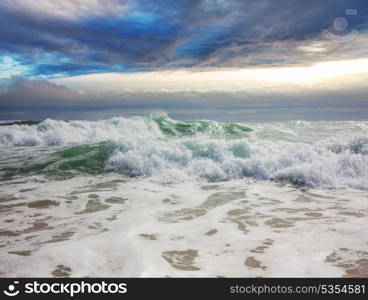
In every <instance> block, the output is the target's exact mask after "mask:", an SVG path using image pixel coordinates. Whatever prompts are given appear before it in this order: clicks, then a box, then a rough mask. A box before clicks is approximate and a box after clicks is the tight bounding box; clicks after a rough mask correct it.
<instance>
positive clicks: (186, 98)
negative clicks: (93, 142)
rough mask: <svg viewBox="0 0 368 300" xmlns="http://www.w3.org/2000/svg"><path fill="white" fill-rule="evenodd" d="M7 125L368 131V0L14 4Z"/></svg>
mask: <svg viewBox="0 0 368 300" xmlns="http://www.w3.org/2000/svg"><path fill="white" fill-rule="evenodd" d="M0 15H1V18H0V119H2V120H12V119H14V120H15V119H16V120H19V119H31V120H33V119H35V120H36V119H44V118H56V119H101V118H109V117H112V116H119V115H124V116H126V115H140V114H149V113H153V114H155V113H167V114H169V116H171V117H173V118H178V119H198V118H201V119H214V120H223V121H229V120H232V121H283V120H302V119H303V120H368V99H367V98H368V96H367V95H368V85H367V79H368V55H367V54H368V49H367V46H368V2H367V1H366V0H324V1H321V0H308V1H304V0H278V1H275V0H197V1H194V0H155V1H150V0H103V1H102V0H62V1H61V0H32V1H26V0H2V1H0Z"/></svg>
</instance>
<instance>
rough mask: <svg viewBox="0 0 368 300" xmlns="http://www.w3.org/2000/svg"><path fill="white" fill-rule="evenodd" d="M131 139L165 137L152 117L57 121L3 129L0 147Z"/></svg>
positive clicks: (1, 129) (75, 143) (60, 144)
mask: <svg viewBox="0 0 368 300" xmlns="http://www.w3.org/2000/svg"><path fill="white" fill-rule="evenodd" d="M128 136H135V137H139V138H142V139H144V138H160V137H162V134H161V132H160V130H159V128H158V126H157V124H156V123H155V122H152V120H151V119H149V118H139V117H137V118H131V119H128V118H113V119H109V120H101V121H70V122H65V121H56V120H51V119H47V120H45V121H43V122H41V123H40V124H38V125H33V126H27V125H11V126H2V127H0V145H1V146H23V147H27V146H65V145H78V144H94V143H99V142H102V141H108V140H112V141H119V140H121V139H124V138H126V137H128Z"/></svg>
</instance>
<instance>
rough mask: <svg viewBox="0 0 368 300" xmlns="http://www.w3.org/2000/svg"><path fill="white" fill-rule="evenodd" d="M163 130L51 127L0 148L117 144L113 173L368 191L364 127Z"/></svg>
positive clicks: (119, 124) (15, 130)
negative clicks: (169, 132) (235, 132)
mask: <svg viewBox="0 0 368 300" xmlns="http://www.w3.org/2000/svg"><path fill="white" fill-rule="evenodd" d="M168 120H169V121H170V122H172V124H175V122H176V121H174V120H170V119H168ZM170 124H171V123H170ZM170 124H169V125H170ZM159 125H160V126H162V124H159V123H157V122H155V121H154V120H153V119H152V118H140V117H136V118H113V119H110V120H104V121H95V122H88V121H72V122H64V121H54V120H46V121H44V122H42V123H40V124H38V125H33V126H18V125H12V126H3V127H0V144H1V145H3V146H7V147H12V146H35V145H37V146H55V145H60V146H65V145H69V146H70V145H79V144H95V143H98V142H104V141H112V147H109V153H108V154H107V156H108V158H107V160H106V161H105V162H104V164H105V169H106V170H107V171H115V172H118V173H122V174H125V175H128V176H133V177H136V176H143V177H150V178H152V179H153V180H157V181H163V182H168V181H171V182H172V181H186V180H193V179H198V178H201V179H205V180H209V181H221V180H232V179H237V178H243V177H251V178H254V179H258V180H277V181H288V182H292V183H295V184H301V185H307V186H311V187H325V188H346V187H350V188H358V189H367V188H368V127H367V126H366V123H364V122H363V123H362V122H320V123H310V122H285V123H270V124H251V125H246V126H249V127H252V128H253V129H254V131H253V132H251V133H247V136H246V137H244V136H241V137H239V136H237V135H234V136H229V135H220V136H218V135H217V136H213V135H212V133H213V130H212V131H211V134H210V133H209V132H203V131H198V134H196V135H194V136H180V135H179V136H172V135H169V136H168V135H167V134H165V130H166V129H168V128H169V129H170V127H165V128H160V126H159ZM166 125H167V124H166ZM184 125H186V124H184ZM213 125H215V126H217V124H216V123H211V126H213ZM195 126H197V125H195ZM195 126H194V128H196V127H195ZM184 129H185V128H184ZM170 130H171V129H170ZM222 130H223V128H222ZM217 131H218V130H217ZM111 149H112V150H111ZM78 155H79V154H78ZM78 158H80V156H78ZM63 159H64V161H65V158H63ZM92 163H93V162H92ZM55 169H57V168H55ZM64 169H65V168H64ZM83 170H85V168H84V169H83ZM87 171H88V170H87Z"/></svg>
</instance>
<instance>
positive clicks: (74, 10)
mask: <svg viewBox="0 0 368 300" xmlns="http://www.w3.org/2000/svg"><path fill="white" fill-rule="evenodd" d="M127 3H128V1H124V2H122V1H119V0H31V1H27V0H2V3H1V4H0V5H4V6H6V7H8V8H11V9H16V10H21V11H29V12H31V13H34V14H40V15H51V16H54V17H59V18H65V19H76V18H80V17H86V16H106V15H112V16H114V15H119V14H122V13H124V12H125V11H126V10H127V8H128V5H127Z"/></svg>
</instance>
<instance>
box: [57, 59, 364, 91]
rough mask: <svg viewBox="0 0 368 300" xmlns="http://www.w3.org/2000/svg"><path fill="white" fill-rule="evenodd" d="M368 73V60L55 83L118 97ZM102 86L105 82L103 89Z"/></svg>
mask: <svg viewBox="0 0 368 300" xmlns="http://www.w3.org/2000/svg"><path fill="white" fill-rule="evenodd" d="M367 73H368V59H356V60H346V61H330V62H321V63H316V64H312V65H309V66H302V67H269V68H242V69H219V68H217V69H210V70H192V71H188V70H171V71H161V72H160V71H156V72H141V73H128V74H122V73H102V74H91V75H81V76H74V77H67V78H61V79H54V80H52V81H53V82H55V83H57V84H62V85H65V86H67V87H69V88H71V89H73V90H77V91H83V92H85V91H90V92H94V93H101V92H109V93H114V92H116V93H118V92H123V91H127V90H132V91H163V90H168V91H177V90H192V91H195V90H199V91H203V90H224V91H226V90H230V91H231V90H233V89H236V90H254V89H257V87H258V88H264V87H273V86H275V85H276V86H280V85H285V86H286V85H288V84H293V85H294V86H295V85H296V86H297V85H301V86H309V87H311V88H313V86H314V85H316V86H318V88H320V86H321V85H323V84H328V85H331V84H332V85H333V84H334V81H335V80H337V81H338V82H340V81H339V80H341V79H347V80H349V77H350V76H353V75H357V74H361V75H362V76H364V75H366V74H367ZM99 82H104V84H103V85H99V84H98V83H99Z"/></svg>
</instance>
